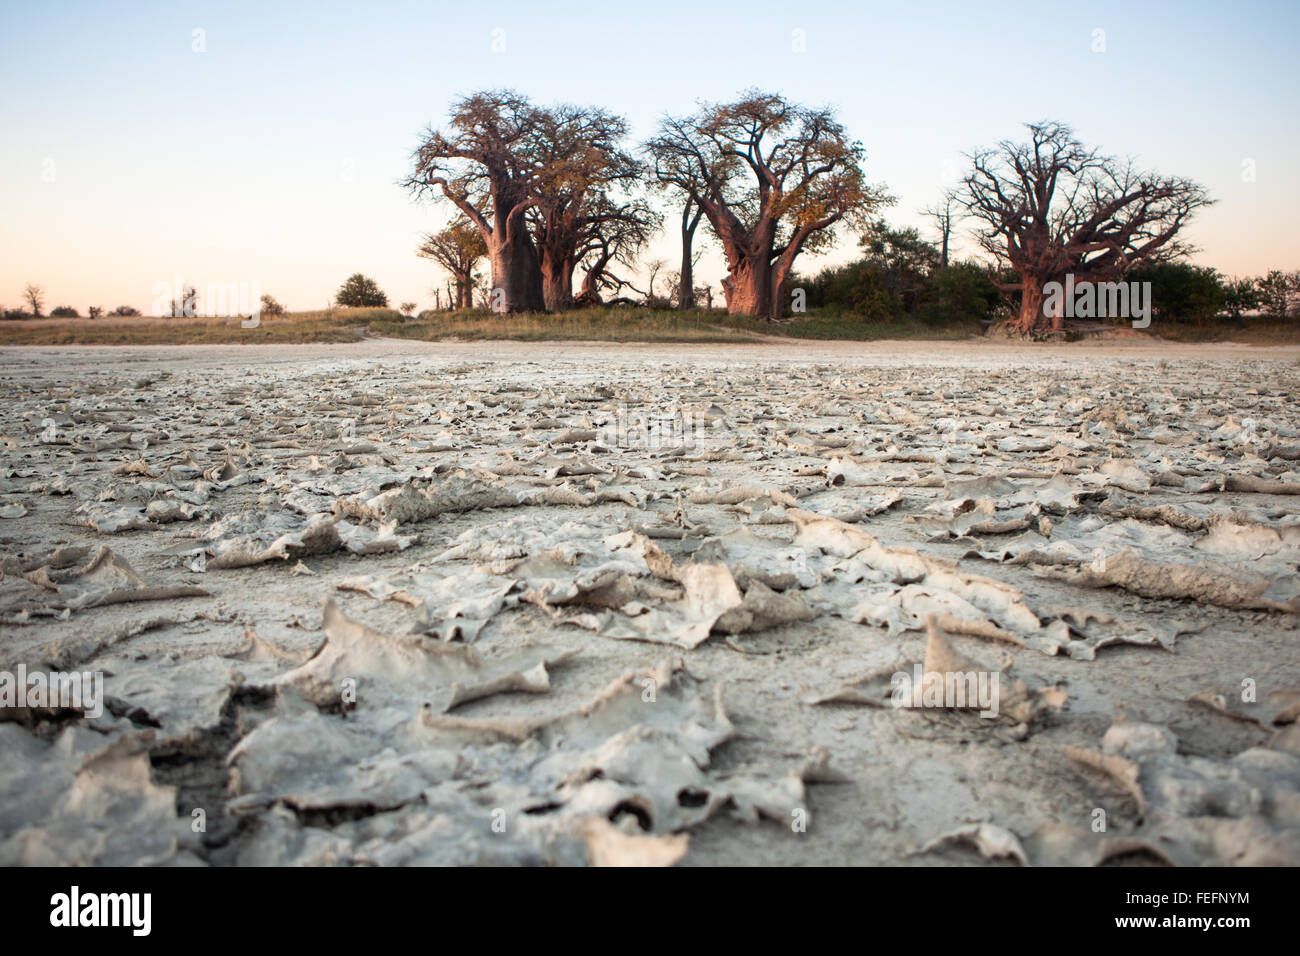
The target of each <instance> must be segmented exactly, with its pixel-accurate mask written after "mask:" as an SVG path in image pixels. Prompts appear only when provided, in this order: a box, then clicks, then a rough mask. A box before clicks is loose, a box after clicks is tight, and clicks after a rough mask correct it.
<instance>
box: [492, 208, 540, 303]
mask: <svg viewBox="0 0 1300 956" xmlns="http://www.w3.org/2000/svg"><path fill="white" fill-rule="evenodd" d="M498 234H499V232H498ZM493 240H494V241H493V242H491V243H490V244H489V245H488V258H489V260H490V261H491V263H492V288H491V289H490V290H489V291H488V308H490V309H492V310H493V311H497V312H541V311H543V310H544V309H545V308H546V303H545V300H544V299H543V297H542V271H541V269H540V268H539V267H538V264H537V251H536V249H534V248H533V242H532V239H530V238H529V236H528V230H527V229H524V228H523V226H522V224H520V225H519V227H517V228H516V229H515V230H514V236H513V238H505V237H503V238H501V239H500V240H497V238H496V235H494V236H493Z"/></svg>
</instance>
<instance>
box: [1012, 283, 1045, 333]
mask: <svg viewBox="0 0 1300 956" xmlns="http://www.w3.org/2000/svg"><path fill="white" fill-rule="evenodd" d="M1045 299H1046V295H1045V294H1044V292H1043V282H1041V281H1039V280H1037V279H1030V278H1026V279H1025V281H1024V283H1023V285H1022V286H1021V289H1020V316H1019V318H1017V320H1016V327H1017V328H1018V329H1019V330H1020V332H1021V334H1023V335H1029V334H1030V333H1032V332H1036V331H1038V330H1040V329H1043V328H1046V326H1047V323H1046V321H1045V319H1044V316H1043V302H1044V300H1045Z"/></svg>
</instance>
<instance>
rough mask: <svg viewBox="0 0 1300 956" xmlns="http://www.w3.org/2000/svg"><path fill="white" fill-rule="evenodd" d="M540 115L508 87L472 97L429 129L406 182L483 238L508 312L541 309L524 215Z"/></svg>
mask: <svg viewBox="0 0 1300 956" xmlns="http://www.w3.org/2000/svg"><path fill="white" fill-rule="evenodd" d="M542 119H543V113H542V111H541V110H539V109H538V108H537V107H535V106H533V105H532V104H531V103H530V102H529V101H528V100H527V99H526V98H525V97H523V96H520V95H519V94H517V93H514V92H512V91H510V90H501V91H488V92H481V93H475V94H473V95H472V96H468V97H466V98H464V99H462V100H460V101H459V102H458V103H456V104H455V105H454V106H453V107H452V110H451V117H450V121H449V124H448V125H449V127H450V128H449V131H448V132H447V133H443V132H442V131H441V130H435V129H432V128H430V129H428V130H426V132H425V136H424V142H423V143H422V144H421V145H420V147H419V148H418V149H417V150H416V152H415V157H414V158H415V168H414V171H413V172H412V174H411V175H410V176H409V177H408V178H407V179H406V180H405V181H404V183H403V185H405V186H406V187H407V188H408V189H410V190H411V191H412V192H413V193H414V194H415V195H417V196H425V195H429V194H431V193H432V194H433V195H438V194H439V193H440V194H441V195H442V196H443V197H445V198H447V199H449V200H450V201H451V202H452V203H453V204H454V205H455V206H456V208H458V209H459V210H460V211H461V212H462V213H463V214H464V215H465V218H466V219H468V220H469V221H470V222H471V223H473V224H474V227H475V228H476V229H477V230H478V232H479V235H480V236H482V238H483V244H484V246H485V247H486V249H487V256H488V259H489V261H490V262H491V266H492V288H493V290H494V292H496V293H498V294H499V295H500V302H499V304H498V303H495V302H494V303H493V304H494V305H499V308H500V309H501V310H502V311H507V312H540V311H542V309H543V307H544V301H543V298H542V274H541V269H540V268H539V265H538V258H537V250H536V248H535V247H534V245H533V240H532V237H531V236H530V235H529V233H528V227H527V223H526V222H525V213H527V211H528V210H529V209H531V208H532V207H533V206H534V205H535V204H536V203H537V201H538V170H537V168H536V163H535V158H536V157H535V152H536V149H535V148H536V137H537V132H538V129H539V127H540V125H541V123H542Z"/></svg>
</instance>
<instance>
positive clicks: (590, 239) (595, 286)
mask: <svg viewBox="0 0 1300 956" xmlns="http://www.w3.org/2000/svg"><path fill="white" fill-rule="evenodd" d="M613 211H614V213H615V214H613V215H608V216H602V217H598V218H597V219H595V220H593V222H592V223H591V227H590V229H589V231H588V233H587V238H586V243H585V245H584V246H583V247H582V248H581V249H580V250H578V256H577V259H578V261H579V262H580V263H581V264H582V268H583V269H584V270H585V274H584V276H583V279H582V289H581V291H580V292H579V293H578V296H577V298H576V300H575V301H576V302H577V303H578V304H581V305H599V304H600V303H601V293H602V292H610V293H612V294H613V295H614V296H615V297H618V295H619V293H620V292H622V291H623V289H624V288H625V287H627V288H632V285H631V283H630V282H628V281H627V280H626V279H623V278H621V277H620V276H618V275H616V274H615V273H614V272H613V267H615V266H621V267H623V268H625V269H629V270H631V269H635V268H636V260H637V255H638V254H639V253H640V252H641V250H642V249H643V248H644V247H645V245H646V243H648V242H649V241H650V237H651V236H652V235H654V233H655V232H656V231H658V229H659V226H660V223H661V219H660V216H659V214H658V213H657V212H655V211H654V210H653V209H652V208H651V207H650V205H649V203H647V202H646V201H645V200H644V199H642V198H634V199H631V200H629V201H628V202H625V203H621V204H619V205H617V206H614V208H613ZM633 291H635V290H633Z"/></svg>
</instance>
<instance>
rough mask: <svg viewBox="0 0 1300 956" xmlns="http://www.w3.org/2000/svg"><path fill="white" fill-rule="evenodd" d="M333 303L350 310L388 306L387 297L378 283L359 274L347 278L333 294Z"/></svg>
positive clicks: (355, 273)
mask: <svg viewBox="0 0 1300 956" xmlns="http://www.w3.org/2000/svg"><path fill="white" fill-rule="evenodd" d="M334 301H335V302H337V303H338V304H339V305H341V306H343V307H344V308H350V309H353V308H367V307H376V306H381V307H385V308H386V307H387V306H388V296H386V295H385V294H384V292H383V290H382V289H380V288H379V283H378V282H376V281H375V280H374V279H372V278H370V277H369V276H366V275H362V274H361V273H360V272H354V273H353V274H352V275H350V276H348V279H347V281H346V282H344V283H343V285H341V286H340V287H339V291H338V292H337V293H336V294H335V296H334Z"/></svg>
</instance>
